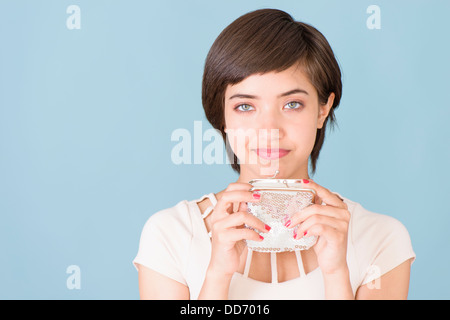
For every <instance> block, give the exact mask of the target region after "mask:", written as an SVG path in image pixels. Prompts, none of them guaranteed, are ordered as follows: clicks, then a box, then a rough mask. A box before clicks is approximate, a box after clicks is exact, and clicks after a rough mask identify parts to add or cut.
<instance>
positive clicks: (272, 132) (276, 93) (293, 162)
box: [225, 66, 334, 182]
mask: <svg viewBox="0 0 450 320" xmlns="http://www.w3.org/2000/svg"><path fill="white" fill-rule="evenodd" d="M333 100H334V94H333V93H331V95H330V97H329V99H328V102H327V103H326V104H325V105H320V104H319V102H318V95H317V91H316V90H315V88H314V87H313V85H312V84H311V83H310V82H309V80H308V78H307V76H306V75H305V74H304V73H303V72H302V71H301V69H300V68H297V67H296V66H293V67H291V68H289V69H286V70H285V71H282V72H278V73H276V72H270V73H266V74H255V75H251V76H249V77H247V78H246V79H244V80H243V81H241V82H240V83H237V84H235V85H228V87H227V89H226V90H225V132H226V134H227V137H228V140H229V143H230V147H231V148H232V150H233V152H234V153H235V154H236V156H237V157H238V159H239V163H240V171H241V174H240V177H239V180H238V181H240V182H248V181H249V180H251V179H255V178H267V177H271V176H273V174H274V172H275V170H279V171H280V173H279V174H278V175H277V178H298V179H300V178H309V177H308V158H309V155H310V154H311V151H312V149H313V146H314V142H315V139H316V132H317V129H318V128H322V125H323V123H324V121H325V119H326V117H327V115H328V112H329V110H330V108H331V106H332V104H333Z"/></svg>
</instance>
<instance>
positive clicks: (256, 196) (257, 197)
mask: <svg viewBox="0 0 450 320" xmlns="http://www.w3.org/2000/svg"><path fill="white" fill-rule="evenodd" d="M253 199H258V200H259V199H261V195H260V194H258V193H254V194H253Z"/></svg>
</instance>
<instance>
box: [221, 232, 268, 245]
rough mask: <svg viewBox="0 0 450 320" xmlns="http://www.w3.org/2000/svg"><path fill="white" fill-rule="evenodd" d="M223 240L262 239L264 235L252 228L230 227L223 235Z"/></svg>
mask: <svg viewBox="0 0 450 320" xmlns="http://www.w3.org/2000/svg"><path fill="white" fill-rule="evenodd" d="M221 237H222V241H230V242H237V241H240V240H253V241H262V240H264V237H263V236H261V235H260V234H258V233H257V232H256V231H254V230H251V229H228V230H226V231H225V232H223V234H222V235H221Z"/></svg>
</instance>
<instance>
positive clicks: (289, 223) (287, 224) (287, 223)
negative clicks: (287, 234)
mask: <svg viewBox="0 0 450 320" xmlns="http://www.w3.org/2000/svg"><path fill="white" fill-rule="evenodd" d="M291 222H292V221H291V220H288V221H286V223H285V224H284V226H285V227H286V228H287V227H289V226H290V225H291Z"/></svg>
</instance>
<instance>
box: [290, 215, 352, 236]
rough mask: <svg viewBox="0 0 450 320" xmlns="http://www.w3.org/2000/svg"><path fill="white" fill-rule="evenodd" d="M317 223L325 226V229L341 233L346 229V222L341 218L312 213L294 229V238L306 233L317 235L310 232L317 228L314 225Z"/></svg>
mask: <svg viewBox="0 0 450 320" xmlns="http://www.w3.org/2000/svg"><path fill="white" fill-rule="evenodd" d="M317 225H322V226H326V227H327V228H326V230H327V231H333V232H338V233H343V234H346V233H347V230H348V224H347V223H346V222H345V221H343V220H339V219H336V218H333V217H327V216H323V215H313V216H311V217H310V218H308V219H307V220H305V222H304V223H302V224H301V225H300V226H299V227H298V229H297V230H296V237H295V238H296V239H299V238H301V237H304V236H306V235H308V236H309V235H318V234H312V233H311V231H312V230H316V231H317V230H319V229H318V228H317V227H315V226H317ZM329 228H331V229H329Z"/></svg>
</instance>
